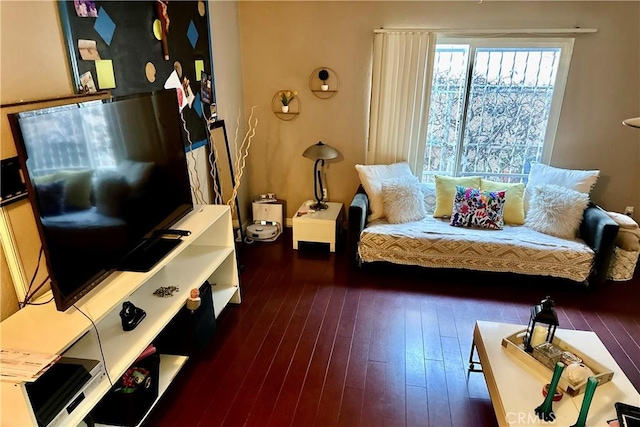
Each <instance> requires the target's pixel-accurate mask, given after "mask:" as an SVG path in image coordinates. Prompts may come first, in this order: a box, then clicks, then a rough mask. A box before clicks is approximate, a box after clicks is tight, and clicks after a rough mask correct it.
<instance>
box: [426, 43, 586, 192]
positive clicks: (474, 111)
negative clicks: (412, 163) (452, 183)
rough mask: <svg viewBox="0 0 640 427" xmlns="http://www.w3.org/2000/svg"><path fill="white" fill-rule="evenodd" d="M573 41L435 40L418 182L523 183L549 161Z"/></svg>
mask: <svg viewBox="0 0 640 427" xmlns="http://www.w3.org/2000/svg"><path fill="white" fill-rule="evenodd" d="M572 48H573V39H545V40H537V39H524V38H523V39H508V40H507V39H464V40H462V39H449V40H446V39H438V41H437V44H436V49H435V53H434V60H433V79H432V86H431V100H430V107H429V116H428V126H427V137H426V146H425V148H424V162H423V165H422V166H423V167H422V180H423V181H433V179H434V176H435V175H453V176H465V175H481V176H483V177H486V178H489V179H493V180H498V181H504V182H520V181H526V177H527V174H528V172H529V167H530V165H531V162H536V161H539V162H548V161H549V160H550V157H551V150H552V148H553V139H554V136H555V130H556V127H557V123H558V117H559V113H560V106H561V104H562V97H563V95H564V85H565V82H566V78H567V73H568V69H569V62H570V59H571V52H572Z"/></svg>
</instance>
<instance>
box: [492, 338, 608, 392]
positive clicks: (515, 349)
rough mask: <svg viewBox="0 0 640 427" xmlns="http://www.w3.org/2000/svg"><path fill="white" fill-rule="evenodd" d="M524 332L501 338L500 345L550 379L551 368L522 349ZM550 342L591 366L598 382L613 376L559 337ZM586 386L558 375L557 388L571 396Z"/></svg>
mask: <svg viewBox="0 0 640 427" xmlns="http://www.w3.org/2000/svg"><path fill="white" fill-rule="evenodd" d="M525 332H526V330H522V331H520V332H516V333H515V334H513V335H510V336H508V337H506V338H503V339H502V347H504V348H505V351H507V352H508V353H511V354H513V355H514V356H515V357H516V359H518V360H519V361H521V362H522V363H524V364H525V365H527V366H528V367H529V368H531V369H533V370H534V371H535V372H537V373H538V374H540V375H542V376H543V377H545V378H547V379H548V380H551V377H552V376H553V370H551V369H549V368H548V367H547V366H545V365H544V364H543V363H542V362H540V361H538V360H537V359H535V358H534V357H533V356H532V355H531V354H530V353H527V352H526V351H524V342H523V337H524V335H525ZM552 344H553V345H555V346H557V347H559V348H561V349H562V350H563V351H569V352H571V353H573V354H575V355H576V356H578V357H579V358H580V359H582V363H583V364H585V365H586V366H588V367H589V368H591V370H592V371H593V373H594V374H595V378H596V379H597V380H598V384H604V383H607V382H609V381H611V379H612V378H613V372H612V371H611V370H609V369H607V368H606V367H605V366H603V365H601V364H600V363H598V362H596V361H595V360H593V359H592V358H590V357H589V356H587V355H585V354H584V353H581V352H580V351H579V350H577V349H576V348H575V347H573V346H571V345H570V344H568V343H567V342H565V341H562V340H561V339H560V338H558V337H554V338H553V342H552ZM586 387H587V381H586V380H585V381H582V382H580V383H571V382H569V381H568V380H567V379H566V378H565V377H564V376H562V377H560V381H559V382H558V388H560V389H561V390H562V391H563V392H565V393H567V394H568V395H569V396H571V397H573V396H577V395H579V394H581V393H584V391H585V389H586Z"/></svg>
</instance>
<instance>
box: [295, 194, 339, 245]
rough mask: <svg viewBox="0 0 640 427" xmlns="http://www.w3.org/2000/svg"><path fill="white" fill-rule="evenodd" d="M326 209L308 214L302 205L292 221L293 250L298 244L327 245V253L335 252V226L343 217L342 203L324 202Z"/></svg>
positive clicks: (336, 229) (305, 205)
mask: <svg viewBox="0 0 640 427" xmlns="http://www.w3.org/2000/svg"><path fill="white" fill-rule="evenodd" d="M326 204H327V206H328V207H327V209H324V210H321V211H315V212H310V211H309V207H308V206H307V204H306V203H303V204H302V206H300V208H298V211H297V212H296V213H295V215H294V216H293V219H292V223H293V249H298V243H299V242H314V243H328V244H329V251H331V252H335V251H336V235H337V231H338V227H337V224H338V223H339V222H341V219H342V215H343V211H344V209H343V206H342V203H334V202H326Z"/></svg>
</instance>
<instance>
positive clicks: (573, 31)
mask: <svg viewBox="0 0 640 427" xmlns="http://www.w3.org/2000/svg"><path fill="white" fill-rule="evenodd" d="M405 31H406V32H425V33H437V34H461V35H465V34H466V35H470V34H487V35H489V34H590V33H597V32H598V29H597V28H580V27H576V28H537V29H536V28H493V29H488V28H481V29H467V28H460V29H452V28H377V29H375V30H373V32H374V34H383V33H396V32H405Z"/></svg>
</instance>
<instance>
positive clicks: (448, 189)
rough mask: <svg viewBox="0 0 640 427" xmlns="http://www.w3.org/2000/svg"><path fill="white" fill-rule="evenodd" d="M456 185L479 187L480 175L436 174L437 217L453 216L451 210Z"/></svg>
mask: <svg viewBox="0 0 640 427" xmlns="http://www.w3.org/2000/svg"><path fill="white" fill-rule="evenodd" d="M456 185H463V186H465V187H467V188H478V189H479V188H480V177H479V176H462V177H453V176H441V175H436V210H435V211H434V212H433V216H434V217H435V218H443V217H449V216H451V212H452V211H453V198H454V197H455V194H456Z"/></svg>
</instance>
